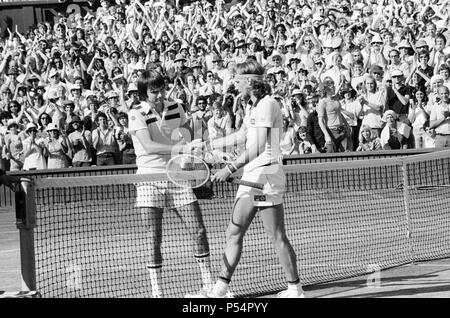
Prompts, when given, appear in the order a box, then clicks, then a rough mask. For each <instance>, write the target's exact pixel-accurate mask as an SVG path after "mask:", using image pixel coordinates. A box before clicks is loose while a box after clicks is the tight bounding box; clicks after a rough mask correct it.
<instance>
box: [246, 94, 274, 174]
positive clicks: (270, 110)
mask: <svg viewBox="0 0 450 318" xmlns="http://www.w3.org/2000/svg"><path fill="white" fill-rule="evenodd" d="M244 122H245V125H246V127H247V135H246V137H247V139H246V145H245V146H246V148H247V149H248V148H250V146H251V145H255V144H257V142H258V140H257V128H259V127H266V128H269V134H268V136H267V141H266V145H265V148H264V151H263V152H262V153H261V154H259V155H258V156H257V157H256V158H255V159H253V160H252V161H250V162H249V163H248V164H247V165H245V167H244V172H249V171H251V170H253V169H255V168H257V167H261V166H265V165H270V164H272V163H276V162H278V157H279V155H280V154H281V150H280V140H281V135H282V133H281V132H282V129H283V117H282V113H281V109H280V106H279V103H278V102H277V101H276V100H275V99H274V98H272V97H270V96H265V97H264V98H263V99H261V100H260V101H259V103H258V104H257V105H256V107H254V106H250V107H248V108H247V111H246V116H245V118H244Z"/></svg>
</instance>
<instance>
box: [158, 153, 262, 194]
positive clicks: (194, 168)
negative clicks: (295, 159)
mask: <svg viewBox="0 0 450 318" xmlns="http://www.w3.org/2000/svg"><path fill="white" fill-rule="evenodd" d="M166 174H167V177H168V178H169V180H170V181H171V182H172V183H174V184H176V185H178V186H180V187H185V188H193V189H195V188H199V187H201V186H203V185H204V184H206V182H208V181H209V179H210V178H211V170H210V169H209V166H208V164H207V163H206V161H204V160H203V158H201V157H197V156H193V155H190V154H181V155H178V156H175V157H173V158H172V159H170V160H169V162H168V163H167V167H166ZM227 182H231V183H236V184H240V185H244V186H247V187H251V188H256V189H260V190H262V189H263V188H264V184H262V183H257V182H250V181H245V180H241V179H238V178H229V179H228V180H227Z"/></svg>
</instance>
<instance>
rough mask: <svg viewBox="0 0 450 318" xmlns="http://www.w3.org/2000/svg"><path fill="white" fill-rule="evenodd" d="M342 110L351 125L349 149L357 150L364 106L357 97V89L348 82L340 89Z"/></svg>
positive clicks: (348, 141)
mask: <svg viewBox="0 0 450 318" xmlns="http://www.w3.org/2000/svg"><path fill="white" fill-rule="evenodd" d="M340 95H341V96H340V97H341V105H342V108H341V112H342V115H343V116H344V118H345V120H346V121H347V123H348V125H349V127H350V135H349V137H348V140H347V150H348V151H355V150H356V147H357V146H358V133H359V131H358V119H359V117H360V116H361V112H362V109H363V106H362V105H361V103H360V101H359V100H357V99H356V91H355V90H354V89H353V87H352V86H351V85H350V84H348V83H346V84H344V85H343V86H342V88H341V91H340Z"/></svg>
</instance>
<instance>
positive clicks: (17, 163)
mask: <svg viewBox="0 0 450 318" xmlns="http://www.w3.org/2000/svg"><path fill="white" fill-rule="evenodd" d="M7 124H8V125H7V128H8V134H6V135H5V152H4V155H5V159H6V160H8V161H9V171H20V170H22V167H23V161H24V155H23V136H22V135H21V134H19V125H18V124H17V122H16V121H15V120H14V119H8V122H7Z"/></svg>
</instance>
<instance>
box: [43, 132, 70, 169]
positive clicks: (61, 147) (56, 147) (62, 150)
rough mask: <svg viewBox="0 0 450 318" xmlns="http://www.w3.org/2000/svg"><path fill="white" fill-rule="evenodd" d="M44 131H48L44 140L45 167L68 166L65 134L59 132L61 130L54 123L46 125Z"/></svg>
mask: <svg viewBox="0 0 450 318" xmlns="http://www.w3.org/2000/svg"><path fill="white" fill-rule="evenodd" d="M46 131H47V133H48V137H47V139H46V140H45V141H44V142H45V147H46V153H47V157H48V160H47V168H48V169H61V168H67V167H68V166H69V161H68V153H69V141H68V140H67V137H66V135H65V134H61V130H60V129H59V128H58V126H57V125H56V124H54V123H50V124H48V125H47V128H46Z"/></svg>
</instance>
